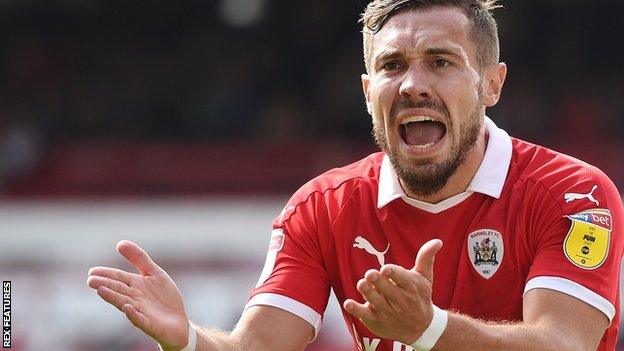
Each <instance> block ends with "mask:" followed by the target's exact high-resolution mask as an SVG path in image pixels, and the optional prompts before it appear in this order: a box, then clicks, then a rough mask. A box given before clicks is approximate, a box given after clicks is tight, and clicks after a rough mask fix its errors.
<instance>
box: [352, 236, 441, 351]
mask: <svg viewBox="0 0 624 351" xmlns="http://www.w3.org/2000/svg"><path fill="white" fill-rule="evenodd" d="M441 248H442V241H440V240H438V239H433V240H430V241H428V242H426V243H425V244H424V245H423V246H422V247H421V248H420V250H418V254H417V255H416V264H415V265H414V268H412V269H411V270H408V269H405V268H403V267H400V266H397V265H393V264H386V265H384V266H383V267H381V269H380V270H376V269H371V270H369V271H367V272H366V274H365V275H364V278H362V279H360V280H359V281H358V283H357V289H358V291H359V292H360V293H361V294H362V296H363V297H364V299H365V300H366V301H365V302H364V303H363V304H360V303H358V302H357V301H355V300H353V299H347V300H345V302H344V304H343V306H344V308H345V310H347V312H349V313H350V314H352V315H354V316H355V317H358V318H359V319H360V320H361V321H362V322H363V323H364V324H365V325H366V327H367V328H368V329H369V330H370V331H372V332H373V333H375V334H376V335H377V336H379V337H383V338H387V339H392V340H398V341H401V342H403V343H404V344H407V345H410V344H412V343H413V342H414V341H416V340H417V339H418V338H419V337H420V336H421V335H422V333H423V331H424V330H425V329H427V327H428V326H429V324H430V323H431V320H432V318H433V304H432V301H431V293H432V285H433V263H434V260H435V255H436V253H437V252H438V251H439V250H440V249H441Z"/></svg>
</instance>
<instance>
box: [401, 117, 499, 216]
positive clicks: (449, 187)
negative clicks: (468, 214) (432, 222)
mask: <svg viewBox="0 0 624 351" xmlns="http://www.w3.org/2000/svg"><path fill="white" fill-rule="evenodd" d="M487 140H488V133H487V131H486V130H485V123H484V124H483V130H482V131H481V133H480V137H479V139H478V140H477V142H476V144H475V146H474V147H473V148H472V150H471V151H470V152H469V153H468V155H467V157H466V159H465V160H464V162H462V164H461V165H459V166H458V167H457V170H456V171H455V173H454V174H453V175H452V176H451V177H450V178H449V179H448V181H447V182H446V185H445V186H444V187H443V188H442V189H440V190H439V191H438V192H437V193H435V194H432V195H430V196H425V197H423V196H417V195H415V194H413V193H412V192H411V191H409V190H406V189H408V188H407V187H406V186H405V185H404V184H403V180H401V179H400V178H399V182H400V183H401V187H402V188H403V190H404V191H405V194H406V195H407V196H409V197H411V198H413V199H416V200H419V201H424V202H428V203H431V204H437V203H438V202H441V201H444V200H446V199H448V198H451V197H453V196H455V195H458V194H461V193H463V192H464V191H466V189H467V188H468V185H470V182H472V179H473V178H474V176H475V174H476V173H477V170H478V169H479V166H480V165H481V162H482V161H483V156H484V155H485V149H486V148H487Z"/></svg>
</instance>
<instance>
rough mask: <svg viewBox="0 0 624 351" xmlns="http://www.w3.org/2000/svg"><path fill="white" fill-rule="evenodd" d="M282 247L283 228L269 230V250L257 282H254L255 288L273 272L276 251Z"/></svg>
mask: <svg viewBox="0 0 624 351" xmlns="http://www.w3.org/2000/svg"><path fill="white" fill-rule="evenodd" d="M282 248H284V230H282V229H273V231H272V232H271V242H270V243H269V252H268V253H267V257H266V260H265V261H264V268H262V273H260V278H259V279H258V283H256V288H257V287H259V286H260V285H262V284H264V282H265V281H266V280H267V279H268V278H269V276H270V275H271V273H273V268H275V261H276V260H277V253H278V252H280V251H281V250H282Z"/></svg>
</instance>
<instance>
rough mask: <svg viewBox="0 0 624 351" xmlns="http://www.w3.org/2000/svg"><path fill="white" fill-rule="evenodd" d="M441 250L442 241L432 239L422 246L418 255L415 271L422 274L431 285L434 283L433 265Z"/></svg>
mask: <svg viewBox="0 0 624 351" xmlns="http://www.w3.org/2000/svg"><path fill="white" fill-rule="evenodd" d="M441 248H442V240H440V239H432V240H429V241H427V242H426V243H425V244H424V245H423V246H421V247H420V250H418V253H417V254H416V264H415V265H414V271H416V272H418V273H420V274H421V275H422V276H423V277H425V278H427V280H429V281H430V282H431V283H433V263H434V261H435V256H436V254H437V253H438V251H440V249H441Z"/></svg>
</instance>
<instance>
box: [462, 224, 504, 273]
mask: <svg viewBox="0 0 624 351" xmlns="http://www.w3.org/2000/svg"><path fill="white" fill-rule="evenodd" d="M467 242H468V257H470V262H471V263H472V266H473V267H474V269H475V270H476V271H477V272H478V273H479V274H481V276H482V277H483V278H486V279H490V277H492V276H493V275H494V273H496V271H497V270H498V267H500V264H501V262H502V261H503V254H504V253H505V248H504V246H503V236H502V235H501V233H499V232H497V231H496V230H494V229H479V230H476V231H474V232H472V233H470V234H468V240H467Z"/></svg>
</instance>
